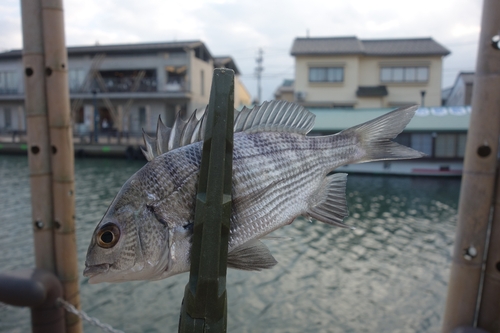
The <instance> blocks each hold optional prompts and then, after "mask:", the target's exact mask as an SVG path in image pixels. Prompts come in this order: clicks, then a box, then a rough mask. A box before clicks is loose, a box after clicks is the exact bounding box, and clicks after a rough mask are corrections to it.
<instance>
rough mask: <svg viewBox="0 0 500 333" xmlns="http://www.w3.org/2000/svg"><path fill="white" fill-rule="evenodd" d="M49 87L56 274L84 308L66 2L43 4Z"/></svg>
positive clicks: (77, 326)
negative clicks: (66, 31)
mask: <svg viewBox="0 0 500 333" xmlns="http://www.w3.org/2000/svg"><path fill="white" fill-rule="evenodd" d="M41 3H42V24H43V29H42V32H43V41H44V51H45V84H46V96H47V108H48V115H49V118H48V119H49V128H50V144H51V152H52V154H51V156H52V195H53V198H54V206H53V212H54V226H55V230H54V244H55V257H56V272H57V276H58V278H59V280H60V281H61V283H62V285H63V291H64V298H65V300H66V301H68V302H70V303H71V304H73V305H74V306H75V307H76V308H79V307H80V293H79V284H78V275H79V272H78V261H77V248H76V236H75V199H74V193H75V188H74V152H73V134H72V129H71V114H70V110H71V108H70V100H69V89H68V75H67V70H68V57H67V52H66V44H65V39H64V12H63V3H62V0H41ZM66 332H67V333H80V332H82V323H81V320H80V318H79V317H77V316H75V315H74V314H71V313H66Z"/></svg>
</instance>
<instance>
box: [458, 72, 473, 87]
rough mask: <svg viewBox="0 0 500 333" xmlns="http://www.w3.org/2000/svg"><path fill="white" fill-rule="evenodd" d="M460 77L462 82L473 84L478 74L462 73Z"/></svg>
mask: <svg viewBox="0 0 500 333" xmlns="http://www.w3.org/2000/svg"><path fill="white" fill-rule="evenodd" d="M458 75H459V76H460V77H461V78H462V80H463V81H464V83H465V84H473V83H474V77H475V76H476V73H474V72H461V73H460V74H458Z"/></svg>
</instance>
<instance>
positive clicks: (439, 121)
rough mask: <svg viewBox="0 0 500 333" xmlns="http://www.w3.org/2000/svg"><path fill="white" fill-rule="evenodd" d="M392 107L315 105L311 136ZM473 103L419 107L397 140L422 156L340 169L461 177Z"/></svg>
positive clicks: (364, 118)
mask: <svg viewBox="0 0 500 333" xmlns="http://www.w3.org/2000/svg"><path fill="white" fill-rule="evenodd" d="M391 110H392V109H391V108H372V109H355V110H353V109H335V110H332V109H331V108H313V109H311V112H313V113H314V114H315V115H316V121H315V125H314V128H313V129H312V131H311V135H328V134H332V133H337V132H340V131H342V130H344V129H346V128H350V127H352V126H356V125H359V124H361V123H364V122H366V121H369V120H372V119H374V118H377V117H380V116H382V115H383V114H385V113H387V112H389V111H391ZM470 114H471V107H470V106H454V107H420V108H419V109H418V110H417V112H416V114H415V117H413V119H412V120H411V121H410V123H409V124H408V126H406V128H405V130H404V131H403V133H401V134H399V135H398V136H397V137H396V138H395V141H396V142H398V143H401V144H403V145H405V146H408V147H411V148H413V149H416V150H418V151H421V152H423V153H424V154H425V156H424V157H423V158H420V159H414V160H401V161H383V162H372V163H362V164H353V165H348V166H344V167H341V168H338V169H336V170H337V171H347V172H363V173H381V174H406V175H426V176H459V175H461V174H462V170H463V158H464V155H465V144H466V141H467V131H468V128H469V122H470Z"/></svg>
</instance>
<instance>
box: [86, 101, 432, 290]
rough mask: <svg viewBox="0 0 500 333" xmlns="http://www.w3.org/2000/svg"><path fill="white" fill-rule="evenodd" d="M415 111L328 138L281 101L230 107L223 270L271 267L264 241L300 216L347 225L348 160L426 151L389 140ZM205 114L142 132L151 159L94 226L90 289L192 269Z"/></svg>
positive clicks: (294, 107) (309, 116)
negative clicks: (229, 189)
mask: <svg viewBox="0 0 500 333" xmlns="http://www.w3.org/2000/svg"><path fill="white" fill-rule="evenodd" d="M416 109H417V106H411V107H407V108H400V109H398V110H395V111H392V112H389V113H387V114H385V115H383V116H381V117H378V118H376V119H374V120H371V121H368V122H366V123H364V124H361V125H358V126H355V127H352V128H349V129H346V130H344V131H342V132H340V133H337V134H334V135H328V136H310V137H308V136H306V134H307V133H308V132H309V131H310V130H311V129H312V127H313V126H314V118H315V116H314V114H312V113H311V112H309V111H308V110H306V109H304V108H303V107H302V106H300V105H297V104H294V103H288V102H284V101H273V102H265V103H264V104H262V105H260V106H257V107H255V108H253V109H248V108H244V109H243V110H242V111H241V112H237V111H235V121H234V130H235V134H234V151H233V156H234V157H233V188H232V200H233V202H232V203H233V205H232V214H231V221H230V223H231V227H230V235H229V244H228V267H232V268H239V269H245V270H261V269H267V268H271V267H272V266H274V265H275V264H276V263H277V262H276V260H275V259H274V257H273V256H272V255H271V253H270V252H269V250H268V248H267V247H266V246H265V245H264V244H263V243H262V242H261V241H260V239H262V238H263V237H264V236H266V235H267V234H269V233H271V232H272V231H274V230H276V229H278V228H280V227H283V226H285V225H287V224H289V223H291V222H292V221H293V220H294V219H295V218H297V217H298V216H304V217H306V218H308V219H311V218H312V219H316V220H318V221H321V222H324V223H328V224H331V225H334V226H340V227H347V226H346V225H345V224H343V223H342V220H343V219H344V218H345V217H346V216H347V215H348V210H347V204H346V196H345V188H346V181H347V175H346V174H343V173H336V174H330V173H331V172H332V171H333V170H335V168H337V167H339V166H342V165H346V164H353V163H363V162H369V161H380V160H396V159H410V158H418V157H421V156H423V154H422V153H420V152H418V151H415V150H413V149H411V148H408V147H405V146H402V145H399V144H397V143H395V142H393V141H391V139H393V138H395V137H396V136H397V135H398V134H399V133H400V132H401V131H402V130H403V129H404V128H405V127H406V125H407V124H408V122H409V121H410V120H411V119H412V117H413V115H414V114H415V111H416ZM204 114H205V112H204V110H203V111H201V112H194V113H193V114H192V116H191V117H190V118H188V119H185V118H184V116H183V115H178V117H177V118H176V121H175V123H174V125H173V127H172V128H167V127H166V126H164V125H163V123H162V122H161V121H159V123H158V130H157V136H156V138H151V137H148V136H147V135H144V141H145V145H146V149H145V150H143V152H144V155H145V156H146V158H147V159H148V160H149V162H148V163H147V164H146V165H145V166H144V167H143V168H142V169H140V170H139V171H137V172H136V173H135V174H134V175H133V176H132V177H130V179H129V180H128V181H127V182H126V183H125V184H124V185H123V187H122V189H121V190H120V192H119V193H118V194H117V196H116V197H115V199H114V200H113V202H112V203H111V205H110V207H109V208H108V210H107V212H106V213H105V215H104V217H103V218H102V220H101V221H100V222H99V224H98V225H97V227H96V229H95V231H94V234H93V235H92V239H91V242H90V246H89V249H88V252H87V259H86V262H85V265H86V268H85V271H84V275H85V276H87V277H89V278H90V279H89V282H90V283H99V282H120V281H130V280H157V279H163V278H166V277H169V276H172V275H175V274H179V273H182V272H186V271H189V267H190V249H191V238H192V234H193V229H192V226H193V221H194V205H195V197H196V190H197V181H198V173H199V168H200V163H201V150H202V142H201V140H203V133H204V125H205V122H204V119H205V117H204Z"/></svg>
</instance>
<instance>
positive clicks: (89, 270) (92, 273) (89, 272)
mask: <svg viewBox="0 0 500 333" xmlns="http://www.w3.org/2000/svg"><path fill="white" fill-rule="evenodd" d="M109 267H110V264H100V265H92V266H87V265H85V269H84V271H83V276H85V277H88V278H89V283H98V282H99V281H97V280H99V277H98V276H99V275H101V274H102V273H106V272H107V271H109Z"/></svg>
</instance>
